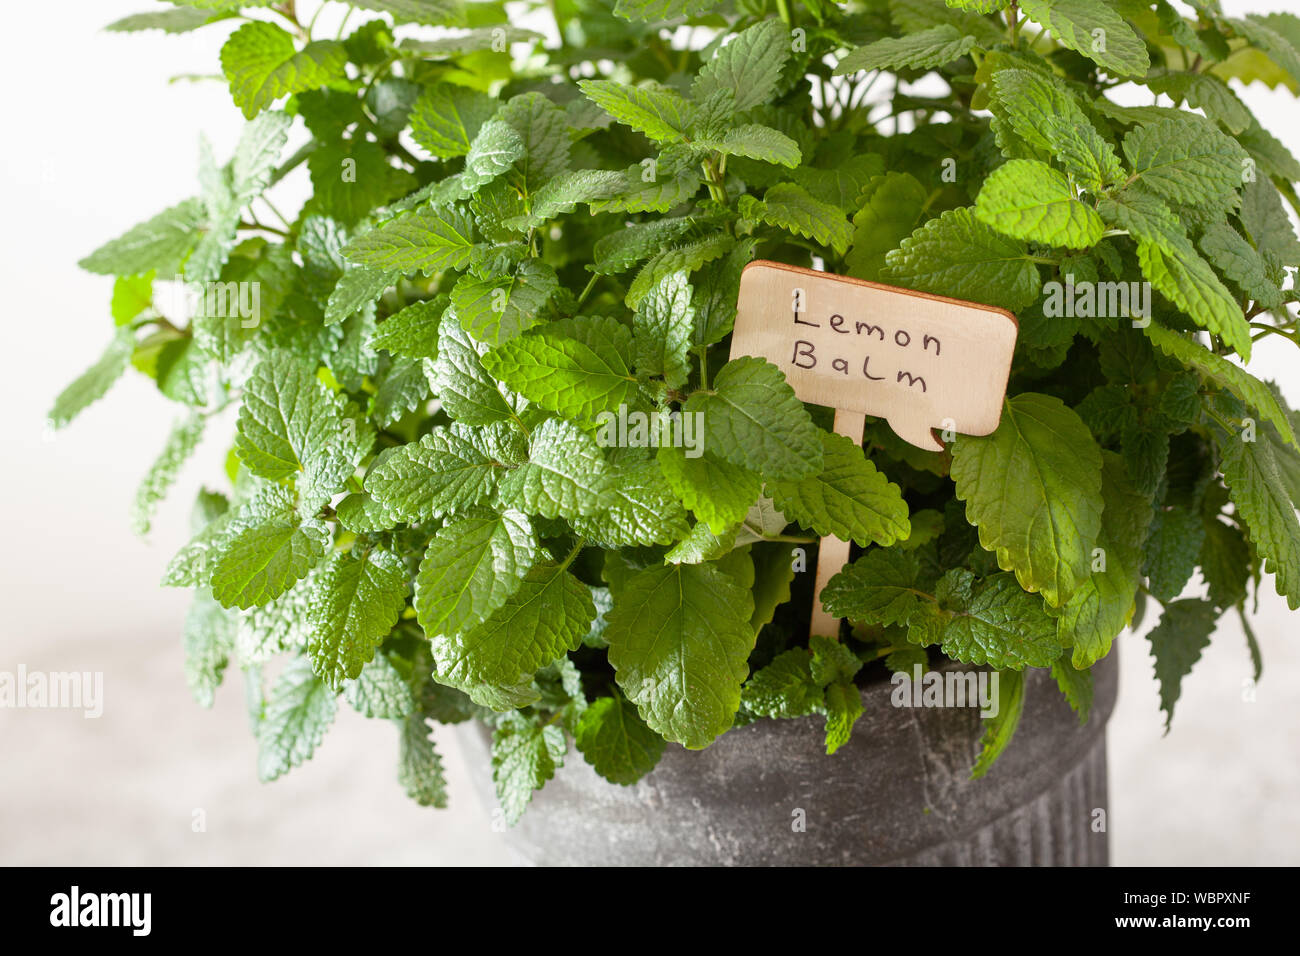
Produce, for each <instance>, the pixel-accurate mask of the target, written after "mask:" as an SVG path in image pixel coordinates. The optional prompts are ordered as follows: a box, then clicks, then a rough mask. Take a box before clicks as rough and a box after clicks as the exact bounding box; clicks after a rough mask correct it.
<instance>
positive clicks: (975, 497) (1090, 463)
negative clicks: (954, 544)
mask: <svg viewBox="0 0 1300 956" xmlns="http://www.w3.org/2000/svg"><path fill="white" fill-rule="evenodd" d="M952 477H953V481H954V482H955V483H956V486H957V497H958V498H960V499H961V500H963V501H965V502H966V516H967V517H968V518H969V519H970V521H971V523H972V524H974V525H976V526H978V527H979V534H980V544H982V545H983V546H984V547H985V548H986V549H987V550H990V551H996V552H997V557H998V565H999V566H1000V567H1001V568H1002V569H1003V570H1006V571H1015V572H1016V577H1017V579H1018V580H1019V581H1020V583H1021V585H1022V586H1024V587H1025V588H1026V589H1027V590H1030V591H1041V592H1042V594H1043V597H1044V598H1046V600H1047V603H1048V604H1051V605H1052V606H1053V607H1060V606H1061V605H1063V604H1065V603H1066V602H1067V601H1068V600H1069V599H1070V596H1071V595H1072V594H1073V593H1074V591H1075V590H1076V589H1077V588H1078V587H1079V586H1080V585H1081V584H1082V583H1083V582H1084V581H1085V580H1087V578H1088V573H1089V572H1088V567H1089V564H1090V562H1091V560H1092V549H1093V547H1094V546H1095V544H1096V541H1097V535H1098V533H1099V532H1100V530H1101V513H1102V506H1103V499H1102V494H1101V485H1102V479H1101V453H1100V452H1099V451H1098V449H1097V443H1096V442H1095V441H1094V440H1093V437H1092V433H1091V432H1090V431H1089V430H1088V427H1087V426H1086V425H1084V424H1083V422H1082V420H1080V418H1079V416H1078V415H1076V414H1075V413H1074V412H1072V411H1071V410H1070V409H1069V408H1067V407H1066V406H1065V405H1064V404H1062V403H1061V401H1060V400H1059V399H1056V398H1052V397H1051V396H1048V395H1038V394H1035V393H1032V392H1027V393H1025V394H1023V395H1017V396H1016V397H1014V398H1012V399H1010V400H1008V401H1007V403H1006V406H1005V408H1004V410H1003V413H1002V422H1001V424H1000V425H998V428H997V431H995V432H994V433H993V434H992V435H988V436H986V437H983V438H974V437H970V436H966V435H962V436H960V437H959V438H958V439H957V442H956V444H955V445H954V446H953V461H952Z"/></svg>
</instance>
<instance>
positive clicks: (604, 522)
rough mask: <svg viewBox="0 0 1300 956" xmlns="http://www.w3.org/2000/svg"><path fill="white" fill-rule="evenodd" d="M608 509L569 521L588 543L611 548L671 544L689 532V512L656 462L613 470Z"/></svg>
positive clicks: (607, 503) (607, 493)
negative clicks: (683, 506)
mask: <svg viewBox="0 0 1300 956" xmlns="http://www.w3.org/2000/svg"><path fill="white" fill-rule="evenodd" d="M605 499H606V504H605V507H604V508H603V509H602V510H600V511H599V512H597V513H596V514H593V515H588V516H575V517H573V518H571V519H570V521H571V523H572V524H573V528H574V530H575V531H577V532H578V533H579V534H581V535H582V536H583V537H584V538H586V539H588V540H589V541H592V542H596V543H599V544H601V545H602V546H605V547H609V548H625V547H631V546H634V545H646V546H648V545H654V544H672V543H673V542H675V541H677V540H679V539H680V538H683V537H685V536H686V535H687V534H688V533H689V528H688V526H687V524H686V512H685V511H683V510H682V506H681V504H679V503H678V501H677V498H676V497H675V496H674V494H673V490H672V487H671V486H670V485H669V484H668V482H667V480H666V479H665V478H664V475H663V472H662V471H660V469H659V464H658V462H656V461H655V460H654V459H650V460H648V461H643V462H639V463H637V464H635V465H632V466H631V467H623V468H618V469H611V470H610V475H609V490H608V491H607V492H606V495H605Z"/></svg>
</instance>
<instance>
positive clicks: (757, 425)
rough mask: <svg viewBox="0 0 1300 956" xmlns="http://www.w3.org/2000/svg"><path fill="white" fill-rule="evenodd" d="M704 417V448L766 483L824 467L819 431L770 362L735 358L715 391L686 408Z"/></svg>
mask: <svg viewBox="0 0 1300 956" xmlns="http://www.w3.org/2000/svg"><path fill="white" fill-rule="evenodd" d="M682 411H683V413H684V414H686V415H694V414H701V415H703V416H704V418H703V422H704V440H705V448H706V449H707V451H708V453H709V454H710V455H716V456H718V457H720V458H722V459H724V460H725V461H728V462H730V463H731V464H733V465H739V466H741V467H742V468H747V469H749V470H751V471H757V472H759V473H760V474H762V475H763V476H764V477H767V478H791V479H799V478H806V477H808V476H810V475H814V474H816V473H817V472H818V471H820V470H821V467H822V446H821V438H820V432H819V431H818V429H817V426H815V425H814V424H813V422H812V418H811V417H810V416H809V414H808V412H807V410H806V409H805V408H804V407H803V403H802V402H800V401H799V399H798V398H796V397H795V394H794V389H792V388H791V387H790V386H789V384H788V383H787V382H786V380H785V376H784V375H783V374H781V370H780V369H779V368H777V367H776V366H775V365H772V364H771V363H770V362H767V361H765V360H763V359H761V358H755V357H752V356H742V357H741V358H738V359H733V360H732V361H730V362H728V363H727V364H726V366H724V367H723V369H722V371H721V372H719V373H718V377H717V379H716V380H715V381H714V383H713V390H712V391H710V392H696V393H695V394H694V395H692V396H691V397H690V398H689V399H688V400H687V402H686V404H685V405H684V406H683V408H682Z"/></svg>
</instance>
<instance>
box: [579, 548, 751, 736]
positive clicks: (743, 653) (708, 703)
mask: <svg viewBox="0 0 1300 956" xmlns="http://www.w3.org/2000/svg"><path fill="white" fill-rule="evenodd" d="M752 612H753V601H752V599H751V597H750V594H749V591H748V589H747V588H744V587H741V586H740V585H739V584H737V583H736V581H735V580H734V579H733V578H731V577H729V576H728V575H726V574H724V573H722V572H721V571H720V570H718V568H717V567H716V566H714V565H710V564H671V565H666V566H664V567H659V568H648V569H646V570H644V571H639V572H637V573H636V574H635V575H633V576H632V578H631V579H630V580H629V581H628V582H627V584H626V585H625V586H624V587H623V588H621V589H620V590H619V592H618V594H617V595H616V596H615V600H614V608H613V610H611V611H610V612H609V614H608V615H607V618H608V621H609V624H608V626H607V627H606V630H605V639H606V640H607V641H608V642H609V661H610V663H611V664H612V665H613V666H614V670H615V672H616V676H617V680H618V684H619V687H620V688H622V690H623V691H624V693H626V694H627V696H628V698H629V699H630V700H631V701H632V702H633V703H634V704H636V705H637V710H638V711H639V712H640V713H641V716H642V718H643V719H644V720H645V722H646V723H647V724H649V725H650V727H651V728H653V729H654V730H655V731H657V732H658V733H659V734H661V735H662V736H663V737H665V738H667V739H668V740H673V741H676V742H677V743H680V744H682V745H683V746H685V747H687V748H689V749H692V750H698V749H701V748H703V747H707V746H708V745H709V744H711V743H712V742H713V740H714V738H715V737H717V736H718V735H719V734H721V733H722V732H724V731H725V730H727V729H728V728H729V727H730V726H731V724H732V722H733V720H734V718H735V715H736V710H737V708H738V707H739V706H740V685H741V682H742V681H744V679H745V677H746V675H747V674H748V673H749V667H748V664H747V663H746V661H747V659H748V657H749V652H750V651H751V650H752V649H753V646H754V631H753V630H752V629H751V628H750V626H749V618H750V615H751V613H752Z"/></svg>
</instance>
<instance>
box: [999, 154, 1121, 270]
mask: <svg viewBox="0 0 1300 956" xmlns="http://www.w3.org/2000/svg"><path fill="white" fill-rule="evenodd" d="M975 216H976V218H978V219H979V220H980V221H981V222H983V223H987V224H988V225H990V226H992V227H993V228H994V229H996V230H997V231H998V232H1003V233H1006V234H1007V235H1008V236H1015V237H1016V238H1017V239H1029V240H1032V241H1034V242H1041V243H1044V244H1046V245H1049V246H1065V247H1067V248H1070V249H1087V248H1090V247H1092V246H1094V245H1096V243H1097V242H1098V241H1100V239H1101V234H1102V233H1103V232H1105V231H1106V224H1105V223H1104V222H1102V221H1101V216H1099V215H1097V211H1096V210H1095V209H1093V208H1092V207H1091V206H1088V205H1085V204H1084V203H1082V202H1080V201H1079V200H1078V199H1076V198H1075V196H1074V190H1073V189H1072V188H1071V186H1070V180H1069V179H1068V178H1067V177H1066V175H1065V174H1064V173H1062V172H1060V171H1059V170H1056V169H1053V168H1052V167H1051V166H1048V165H1047V164H1046V163H1040V162H1038V161H1036V160H1032V159H1012V160H1009V161H1008V162H1006V163H1004V164H1003V165H1001V166H999V167H998V168H997V169H995V170H994V171H993V172H992V174H990V176H989V177H988V179H986V180H984V185H983V187H982V188H981V189H980V194H979V197H978V198H977V199H976V201H975Z"/></svg>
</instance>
